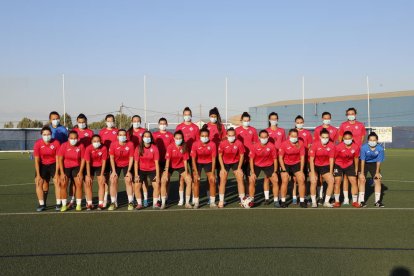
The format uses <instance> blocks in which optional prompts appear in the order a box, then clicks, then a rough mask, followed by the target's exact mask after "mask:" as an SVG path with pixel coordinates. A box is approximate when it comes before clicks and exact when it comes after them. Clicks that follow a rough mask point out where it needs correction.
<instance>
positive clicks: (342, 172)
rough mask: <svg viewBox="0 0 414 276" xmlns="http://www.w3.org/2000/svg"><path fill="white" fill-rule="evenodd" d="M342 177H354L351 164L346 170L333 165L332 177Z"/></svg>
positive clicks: (353, 167) (353, 166)
mask: <svg viewBox="0 0 414 276" xmlns="http://www.w3.org/2000/svg"><path fill="white" fill-rule="evenodd" d="M343 175H346V176H351V177H352V176H353V177H355V176H356V173H355V165H354V164H352V165H351V166H349V167H347V168H341V167H340V166H338V165H337V164H335V166H334V176H335V177H339V176H343Z"/></svg>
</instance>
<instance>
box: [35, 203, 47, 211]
mask: <svg viewBox="0 0 414 276" xmlns="http://www.w3.org/2000/svg"><path fill="white" fill-rule="evenodd" d="M44 210H46V206H45V205H39V206H37V208H36V212H43V211H44Z"/></svg>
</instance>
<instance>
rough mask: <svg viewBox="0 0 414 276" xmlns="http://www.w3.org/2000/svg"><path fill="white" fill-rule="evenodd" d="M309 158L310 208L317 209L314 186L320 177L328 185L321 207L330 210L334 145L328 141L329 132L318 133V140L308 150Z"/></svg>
mask: <svg viewBox="0 0 414 276" xmlns="http://www.w3.org/2000/svg"><path fill="white" fill-rule="evenodd" d="M309 157H310V160H309V161H310V182H311V187H310V192H311V199H312V208H317V207H318V203H317V202H316V186H317V184H318V180H319V179H320V177H322V181H325V182H326V183H327V184H328V187H327V189H326V195H325V203H324V204H323V206H324V207H328V208H332V207H333V206H332V204H330V203H329V200H330V199H331V195H332V192H333V188H334V177H333V170H334V157H335V145H334V143H333V142H331V141H330V140H329V131H328V130H327V129H322V130H321V131H320V139H319V140H315V141H314V143H313V144H312V147H311V149H310V150H309ZM322 187H323V186H322Z"/></svg>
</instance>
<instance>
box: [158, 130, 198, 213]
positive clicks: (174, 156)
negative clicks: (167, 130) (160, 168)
mask: <svg viewBox="0 0 414 276" xmlns="http://www.w3.org/2000/svg"><path fill="white" fill-rule="evenodd" d="M189 158H190V157H189V149H188V148H187V143H186V142H184V134H183V133H182V131H181V130H178V131H176V132H175V133H174V142H173V143H171V144H170V145H169V146H168V147H167V152H166V154H165V159H166V163H165V168H164V172H163V174H162V178H161V209H165V206H166V199H167V194H168V185H169V183H170V177H171V175H172V174H173V173H174V172H177V173H178V176H179V178H180V180H181V178H183V179H184V182H185V184H186V193H185V208H187V209H191V208H192V206H191V204H190V198H191V184H192V179H191V175H190V173H189V172H188V166H187V163H188V159H189ZM180 182H181V181H180ZM178 193H179V196H180V200H179V206H182V205H183V202H184V185H182V186H181V185H180V187H179V191H178Z"/></svg>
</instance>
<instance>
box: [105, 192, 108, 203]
mask: <svg viewBox="0 0 414 276" xmlns="http://www.w3.org/2000/svg"><path fill="white" fill-rule="evenodd" d="M107 200H108V193H107V192H105V194H104V201H105V202H106V201H107Z"/></svg>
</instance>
